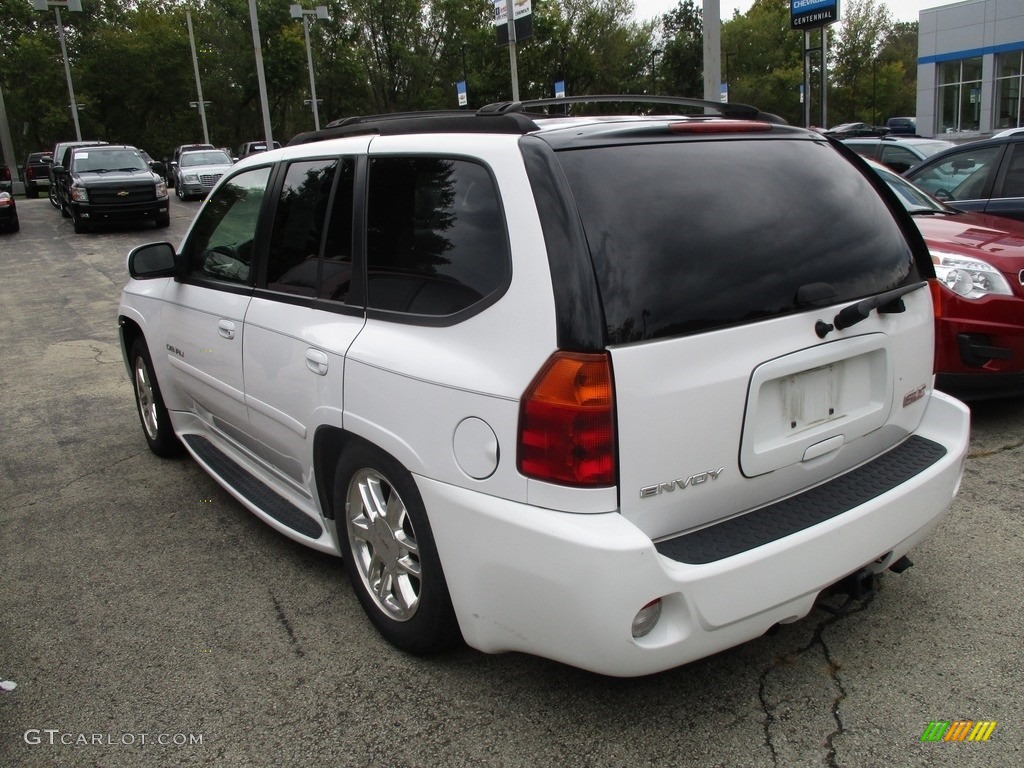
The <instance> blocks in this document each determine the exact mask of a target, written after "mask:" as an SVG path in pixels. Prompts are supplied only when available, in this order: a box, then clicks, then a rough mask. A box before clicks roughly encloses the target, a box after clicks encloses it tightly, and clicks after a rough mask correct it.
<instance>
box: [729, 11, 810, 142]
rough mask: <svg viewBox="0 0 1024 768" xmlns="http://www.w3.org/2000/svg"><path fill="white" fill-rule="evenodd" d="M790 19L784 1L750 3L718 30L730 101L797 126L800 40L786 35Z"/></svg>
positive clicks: (790, 33) (799, 116) (800, 119)
mask: <svg viewBox="0 0 1024 768" xmlns="http://www.w3.org/2000/svg"><path fill="white" fill-rule="evenodd" d="M789 16H790V12H789V0H754V4H753V5H752V6H751V7H750V10H749V11H747V13H746V14H744V15H740V14H738V13H736V14H734V15H733V17H732V18H731V19H730V20H729V21H727V22H725V23H724V24H722V51H723V54H722V58H723V59H724V58H725V57H726V54H727V53H728V54H729V81H730V82H729V100H730V101H734V102H741V103H748V104H753V105H754V106H756V107H758V108H759V109H761V110H763V111H765V112H772V113H774V114H777V115H779V116H781V117H783V118H785V119H786V120H788V121H789V122H790V123H792V124H794V125H801V124H802V123H803V117H802V111H801V105H800V85H801V83H802V82H803V36H802V35H801V34H800V33H799V32H797V31H794V30H792V29H790V22H789Z"/></svg>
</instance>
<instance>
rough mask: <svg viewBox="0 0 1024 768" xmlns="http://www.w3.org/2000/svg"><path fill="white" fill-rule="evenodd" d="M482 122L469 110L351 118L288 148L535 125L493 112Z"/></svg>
mask: <svg viewBox="0 0 1024 768" xmlns="http://www.w3.org/2000/svg"><path fill="white" fill-rule="evenodd" d="M485 117H487V118H489V119H486V120H481V119H480V118H481V115H480V114H479V113H478V112H470V111H468V110H455V109H447V110H433V111H423V112H392V113H389V114H383V115H353V116H352V117H343V118H340V119H338V120H333V121H331V122H330V123H328V124H327V126H326V127H325V128H321V129H320V130H319V131H309V132H306V133H300V134H298V135H296V136H295V137H294V138H293V139H292V140H291V141H289V142H288V146H290V147H291V146H295V145H297V144H307V143H309V142H313V141H324V140H326V139H337V138H341V137H343V136H358V135H360V134H374V135H379V136H388V135H400V134H406V133H512V134H524V133H529V132H531V131H535V130H537V127H538V126H537V124H536V123H535V122H534V121H533V120H532V119H531V118H530V117H528V116H527V115H525V114H522V113H507V114H505V113H493V114H490V115H485Z"/></svg>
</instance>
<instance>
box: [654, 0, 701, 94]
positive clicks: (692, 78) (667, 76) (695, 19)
mask: <svg viewBox="0 0 1024 768" xmlns="http://www.w3.org/2000/svg"><path fill="white" fill-rule="evenodd" d="M661 34H662V40H663V45H664V53H663V56H662V59H661V67H660V70H659V72H658V75H659V78H658V79H659V80H660V81H661V84H662V86H663V88H664V91H665V92H666V93H669V94H673V95H679V96H697V97H699V96H701V95H702V94H703V92H704V24H703V13H702V11H701V10H700V9H698V8H697V6H696V5H695V4H694V2H693V0H681V1H680V3H679V4H678V5H677V6H676V7H675V8H674V9H673V10H671V11H669V12H668V13H666V14H665V15H663V16H662V17H661Z"/></svg>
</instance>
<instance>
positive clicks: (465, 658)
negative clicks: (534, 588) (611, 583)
mask: <svg viewBox="0 0 1024 768" xmlns="http://www.w3.org/2000/svg"><path fill="white" fill-rule="evenodd" d="M199 205H200V204H199V203H182V202H180V201H179V200H177V199H176V198H174V197H173V193H172V200H171V228H170V230H166V229H163V230H157V229H153V228H152V225H139V226H138V227H134V226H121V227H111V228H105V229H102V230H100V231H97V232H95V233H92V234H86V235H76V234H74V232H73V229H72V224H71V222H70V220H67V219H62V218H61V216H60V214H59V213H58V212H56V211H55V210H54V209H53V208H52V207H51V206H50V204H49V202H48V201H47V200H46V199H45V197H44V198H42V199H39V200H26V199H24V198H23V197H20V198H19V199H18V209H19V214H20V218H21V231H20V233H17V234H2V235H0V269H2V274H3V278H2V280H0V305H2V307H3V310H2V313H0V342H2V344H0V348H2V353H3V358H2V364H0V526H2V527H0V531H2V532H0V579H2V589H0V681H10V682H13V683H16V684H17V685H16V687H15V688H14V689H13V690H0V766H55V765H60V766H101V767H102V768H107V767H108V766H126V767H128V766H130V767H132V768H145V767H147V766H218V767H219V766H462V765H473V766H477V765H483V766H639V765H666V766H702V767H707V766H729V767H730V768H736V767H737V766H741V767H742V766H774V765H778V766H801V767H803V766H826V767H834V766H850V767H851V768H858V767H861V766H885V765H892V766H925V765H927V766H932V765H957V766H961V765H970V766H999V767H1000V768H1004V767H1005V766H1013V765H1024V727H1022V726H1024V717H1022V716H1024V705H1022V703H1021V699H1022V696H1021V691H1022V684H1021V681H1022V680H1024V619H1022V612H1021V610H1020V606H1021V593H1022V587H1024V535H1022V531H1024V483H1022V479H1024V472H1022V457H1024V400H1003V401H993V402H986V403H980V404H977V405H976V406H975V407H974V408H973V409H972V417H973V436H972V448H971V454H970V458H969V460H968V465H967V470H966V473H965V477H964V482H963V486H962V488H961V491H960V495H959V496H958V498H957V500H956V501H955V502H954V505H953V507H952V509H951V510H950V513H949V514H948V515H947V516H946V518H945V519H944V520H943V522H942V524H941V525H940V527H939V528H938V530H937V531H936V532H935V533H934V534H933V535H932V536H931V537H930V538H929V539H928V540H926V542H925V543H924V545H923V546H920V547H919V548H918V549H916V550H915V551H913V552H912V553H911V559H912V560H913V561H914V562H915V566H914V567H913V568H911V569H910V570H908V571H907V572H905V573H903V574H902V575H896V574H887V575H886V577H885V578H884V579H883V580H882V582H881V586H880V589H879V591H878V592H877V593H876V594H875V595H874V596H873V597H871V598H869V599H868V600H866V601H864V602H863V603H859V604H856V605H853V606H852V607H847V609H846V610H838V609H839V603H837V602H832V603H829V604H827V605H826V606H825V608H832V609H833V610H831V611H830V610H826V609H825V608H822V609H817V610H815V611H814V612H813V613H812V614H811V615H810V616H808V617H807V618H806V619H805V620H803V621H801V622H798V623H795V624H790V625H785V626H782V627H779V628H777V630H775V631H773V632H772V633H770V634H769V635H767V636H764V637H762V638H760V639H758V640H755V641H753V642H750V643H747V644H746V645H743V646H741V647H738V648H734V649H732V650H730V651H727V652H724V653H721V654H719V655H717V656H715V657H712V658H710V659H705V660H703V661H700V662H696V663H694V664H691V665H688V666H686V667H683V668H680V669H676V670H673V671H670V672H667V673H663V674H659V675H655V676H651V677H647V678H642V679H635V680H619V679H611V678H605V677H600V676H597V675H593V674H590V673H586V672H582V671H579V670H575V669H572V668H569V667H565V666H562V665H560V664H557V663H554V662H549V661H545V660H542V659H537V658H532V657H528V656H523V655H517V654H510V655H505V656H487V655H484V654H481V653H478V652H475V651H471V650H468V649H461V650H459V651H456V652H454V653H451V654H448V655H445V656H442V657H439V658H432V659H420V658H414V657H409V656H406V655H404V654H402V653H401V652H399V651H396V650H395V649H393V648H392V647H391V646H390V645H388V644H387V643H386V642H384V641H383V640H382V639H381V638H380V637H379V636H378V635H377V634H376V632H375V631H374V629H373V628H372V626H371V625H370V624H369V622H368V621H367V620H366V618H365V616H364V614H363V612H362V610H361V608H360V607H359V604H358V602H357V601H356V598H355V596H354V595H353V594H352V592H351V590H350V589H349V587H348V585H347V583H346V582H345V580H344V574H343V571H342V568H341V565H340V561H338V560H336V559H334V558H331V557H328V556H326V555H322V554H319V553H316V552H313V551H311V550H308V549H306V548H304V547H302V546H300V545H298V544H296V543H293V542H291V541H290V540H288V539H286V538H284V537H283V536H280V535H278V534H276V533H275V532H273V531H272V530H271V529H270V528H269V527H267V526H266V525H264V524H263V523H261V522H260V521H259V520H257V519H256V518H255V517H254V516H253V515H251V514H250V513H249V512H248V511H246V510H245V509H244V508H243V507H242V506H241V505H240V504H238V503H236V502H235V501H234V499H232V498H231V497H230V496H229V495H228V494H227V493H225V492H224V491H223V490H221V489H220V487H219V486H218V485H216V484H215V483H214V482H213V480H211V479H210V478H209V477H208V476H207V475H206V474H205V473H204V472H202V471H201V470H200V469H199V467H198V466H197V465H196V464H195V463H193V462H192V461H191V460H189V459H181V460H174V461H165V460H161V459H158V458H157V457H155V456H154V455H153V454H151V453H150V451H149V450H148V448H147V446H146V442H145V440H144V438H143V435H142V432H141V429H140V427H139V423H138V417H137V415H136V412H135V407H134V401H133V399H132V390H131V386H130V384H129V381H128V379H127V376H126V372H125V367H124V364H123V362H122V360H121V353H120V350H119V347H118V341H117V329H116V308H117V301H118V293H119V291H120V288H121V285H122V284H123V282H124V281H125V279H126V277H127V274H126V269H125V256H126V254H127V251H128V249H129V248H131V247H132V246H133V245H136V244H140V243H144V242H150V241H154V240H164V239H169V240H171V241H173V242H177V240H178V239H180V237H181V235H182V234H183V233H184V230H185V228H186V226H187V224H188V222H189V220H190V219H191V217H192V215H194V213H195V211H196V210H197V209H198V207H199ZM523 599H524V600H529V595H524V596H523ZM8 687H9V686H8ZM941 721H950V722H953V721H973V722H978V721H987V722H995V723H996V725H995V727H994V729H993V730H992V731H991V735H990V736H989V738H988V740H987V741H979V742H968V741H962V742H955V741H948V742H946V741H937V742H925V741H922V738H921V737H922V734H923V733H924V732H925V730H926V728H928V726H929V724H930V723H933V722H941Z"/></svg>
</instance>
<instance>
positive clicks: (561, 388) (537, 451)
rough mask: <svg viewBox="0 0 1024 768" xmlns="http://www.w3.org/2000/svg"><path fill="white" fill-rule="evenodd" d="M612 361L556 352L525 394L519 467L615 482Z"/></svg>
mask: <svg viewBox="0 0 1024 768" xmlns="http://www.w3.org/2000/svg"><path fill="white" fill-rule="evenodd" d="M614 403H615V400H614V394H613V391H612V373H611V361H610V360H609V358H608V356H607V355H604V354H597V355H592V354H574V353H569V352H556V353H555V354H554V355H552V356H551V357H550V358H549V359H548V361H547V362H546V363H545V364H544V367H543V368H542V369H541V371H540V373H538V374H537V376H536V378H534V380H533V382H532V383H531V384H530V386H529V387H528V388H527V390H526V392H525V393H524V394H523V400H522V404H521V406H520V410H519V446H518V462H517V466H518V467H519V471H520V472H521V473H522V474H524V475H526V476H527V477H532V478H535V479H537V480H545V481H547V482H550V483H560V484H562V485H572V486H577V487H595V486H605V485H614V484H615V414H614Z"/></svg>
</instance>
